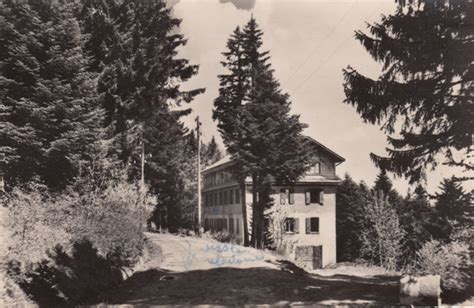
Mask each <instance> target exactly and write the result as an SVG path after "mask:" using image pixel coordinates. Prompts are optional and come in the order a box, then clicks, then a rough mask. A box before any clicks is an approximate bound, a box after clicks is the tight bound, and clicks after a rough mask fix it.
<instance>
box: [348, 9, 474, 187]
mask: <svg viewBox="0 0 474 308" xmlns="http://www.w3.org/2000/svg"><path fill="white" fill-rule="evenodd" d="M401 2H403V3H401V5H400V6H399V8H398V9H397V11H396V12H395V13H394V14H392V15H389V16H384V17H383V18H382V20H381V21H380V22H378V23H374V24H369V25H368V28H369V31H368V32H369V33H365V32H362V31H356V33H355V38H356V39H357V40H358V41H360V43H361V44H362V46H363V47H364V48H365V49H366V50H367V52H368V53H369V54H370V55H371V56H372V58H373V59H374V60H375V61H377V62H380V63H381V64H382V67H383V71H382V74H381V75H380V76H379V77H378V78H377V79H373V78H369V77H367V76H364V75H362V74H360V73H359V72H358V71H357V70H356V69H354V68H352V67H350V66H349V67H348V68H347V69H345V70H344V78H345V82H344V90H345V93H346V99H345V103H347V104H351V105H353V106H354V107H355V108H356V110H357V112H358V113H359V114H360V116H361V117H362V119H363V120H364V121H366V122H368V123H371V124H381V125H382V129H383V130H384V131H385V132H386V133H387V134H388V136H387V141H388V144H389V148H387V151H388V157H381V156H378V155H376V154H373V153H372V154H371V158H372V160H373V161H374V162H375V164H376V165H377V166H378V167H380V168H382V169H386V170H387V171H392V172H394V173H395V174H397V175H399V176H402V175H404V176H406V177H407V178H409V179H410V182H411V183H414V182H416V181H418V180H419V179H421V178H423V177H424V176H425V174H426V170H427V168H435V167H436V166H437V165H438V160H437V155H442V156H444V157H445V159H446V161H445V163H446V164H448V165H451V166H461V167H462V168H463V170H465V171H467V172H469V171H472V170H474V165H473V162H472V160H471V158H472V148H471V145H472V138H473V134H474V122H473V121H474V104H473V95H474V91H473V89H474V86H473V82H474V70H473V63H474V53H473V52H472V50H473V49H474V29H473V27H472V24H473V22H474V3H473V2H472V1H457V0H456V1H444V0H443V1H426V2H425V1H413V2H410V3H409V4H407V3H405V1H401ZM459 153H460V154H461V155H456V154H459ZM459 156H460V157H459ZM472 178H473V177H472V175H469V174H467V175H466V176H463V177H460V179H462V180H466V179H472Z"/></svg>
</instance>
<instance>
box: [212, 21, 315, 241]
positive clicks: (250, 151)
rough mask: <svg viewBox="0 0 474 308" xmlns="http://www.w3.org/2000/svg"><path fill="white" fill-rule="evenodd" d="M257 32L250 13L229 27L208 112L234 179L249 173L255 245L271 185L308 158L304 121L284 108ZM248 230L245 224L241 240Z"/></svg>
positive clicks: (292, 174)
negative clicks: (231, 163) (231, 29)
mask: <svg viewBox="0 0 474 308" xmlns="http://www.w3.org/2000/svg"><path fill="white" fill-rule="evenodd" d="M262 36H263V33H262V31H261V30H260V29H258V26H257V23H256V21H255V19H254V18H253V17H252V18H251V19H250V21H249V22H248V23H247V24H246V26H245V27H244V28H243V30H240V29H239V28H238V27H237V28H236V30H235V31H234V32H233V33H232V35H231V37H230V39H229V41H228V42H227V48H228V51H227V52H224V53H223V55H224V56H225V58H226V59H225V61H223V62H222V64H223V65H224V67H226V68H227V69H228V74H224V75H220V76H219V79H220V88H219V96H218V98H216V100H215V102H214V106H215V109H214V114H213V117H214V119H216V120H217V121H218V129H219V131H220V133H221V134H222V137H223V140H224V144H225V146H226V148H227V152H228V153H229V154H230V155H231V156H232V159H233V161H234V174H235V175H236V177H237V179H238V180H239V181H240V182H241V185H243V182H244V180H245V178H246V177H251V178H252V194H253V197H252V204H253V205H252V239H251V242H252V245H253V246H254V247H258V248H262V247H263V245H264V235H265V233H266V230H265V217H264V211H265V208H267V207H268V206H270V204H271V202H270V201H271V200H270V197H269V195H270V193H271V189H270V188H271V185H272V184H275V183H277V184H288V183H291V182H294V181H295V180H296V179H297V178H298V177H299V176H301V175H302V174H303V173H304V172H305V170H306V169H307V167H308V165H309V160H310V153H309V151H308V148H307V141H306V139H305V138H304V137H303V136H302V134H301V133H302V130H303V128H304V127H305V125H304V124H302V123H300V122H299V116H297V115H290V114H289V112H290V101H289V97H288V95H287V94H284V93H282V91H281V89H280V85H279V83H278V81H277V80H275V78H274V76H273V70H272V69H271V65H270V63H269V56H268V51H264V52H262V51H261V50H260V49H261V45H262ZM243 188H244V187H242V189H243ZM243 211H244V212H246V209H243ZM244 219H246V218H245V217H244ZM247 236H248V235H247V233H246V230H244V241H246V240H247ZM245 244H247V243H246V242H245Z"/></svg>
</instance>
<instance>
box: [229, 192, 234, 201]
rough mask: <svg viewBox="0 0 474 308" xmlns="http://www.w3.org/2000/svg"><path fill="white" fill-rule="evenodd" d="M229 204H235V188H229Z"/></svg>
mask: <svg viewBox="0 0 474 308" xmlns="http://www.w3.org/2000/svg"><path fill="white" fill-rule="evenodd" d="M229 204H234V190H233V189H231V190H229Z"/></svg>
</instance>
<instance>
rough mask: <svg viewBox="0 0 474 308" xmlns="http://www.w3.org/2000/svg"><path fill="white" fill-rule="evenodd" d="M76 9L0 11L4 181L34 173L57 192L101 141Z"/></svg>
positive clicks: (40, 5) (24, 4) (28, 4)
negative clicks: (5, 162) (4, 154)
mask: <svg viewBox="0 0 474 308" xmlns="http://www.w3.org/2000/svg"><path fill="white" fill-rule="evenodd" d="M73 9H74V5H73V4H72V5H68V4H62V5H54V4H51V3H48V2H45V1H21V2H20V1H18V2H17V1H4V2H3V4H2V5H1V6H0V23H1V25H0V29H1V30H0V100H1V104H0V106H1V108H0V146H1V148H0V151H3V152H6V157H7V174H6V176H7V183H18V182H24V181H29V180H30V179H31V178H32V177H35V176H39V177H40V179H42V180H43V181H44V182H46V183H47V184H48V185H49V186H50V187H51V188H57V189H60V188H63V187H64V186H65V185H66V184H67V183H68V181H70V180H71V179H72V178H73V177H74V176H76V175H77V174H78V172H79V169H80V165H81V163H82V161H84V160H87V151H88V148H89V147H90V145H91V144H93V143H94V142H95V141H97V140H98V138H99V136H100V126H101V125H102V123H101V122H102V116H101V109H100V107H99V106H98V104H97V95H96V74H95V73H91V72H88V71H87V70H85V68H86V67H87V66H88V65H89V58H88V57H87V56H85V52H84V43H85V37H84V36H83V34H82V33H81V29H80V26H79V23H78V21H77V20H76V19H75V17H74V16H73Z"/></svg>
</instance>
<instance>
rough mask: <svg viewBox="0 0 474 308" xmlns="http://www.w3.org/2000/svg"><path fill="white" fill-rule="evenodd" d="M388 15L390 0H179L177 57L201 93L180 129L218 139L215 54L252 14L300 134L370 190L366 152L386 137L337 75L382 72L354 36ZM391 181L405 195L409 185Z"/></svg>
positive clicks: (434, 182)
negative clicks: (181, 42)
mask: <svg viewBox="0 0 474 308" xmlns="http://www.w3.org/2000/svg"><path fill="white" fill-rule="evenodd" d="M174 1H176V0H174ZM394 10H395V2H394V1H393V0H179V1H178V2H177V3H176V4H175V5H174V14H175V15H176V16H177V17H178V18H182V23H181V26H180V31H181V33H182V34H184V36H185V37H186V38H187V39H188V43H187V45H186V46H184V47H182V49H181V50H180V56H182V57H185V58H187V59H189V60H190V62H191V63H192V64H198V65H199V74H198V75H197V76H195V77H193V79H192V80H190V81H188V82H187V83H186V84H185V85H184V87H185V88H189V89H191V88H196V87H204V88H206V92H205V93H204V94H202V95H199V96H198V97H196V99H195V100H194V101H193V102H192V103H191V105H190V107H191V108H192V109H193V113H192V114H191V115H190V116H188V117H187V118H186V119H185V120H184V121H185V124H186V125H187V126H188V127H190V128H194V126H195V121H194V120H195V118H196V116H199V118H200V121H201V122H202V133H203V141H208V140H210V138H211V137H212V136H215V137H216V138H217V139H218V140H220V137H219V133H218V131H217V127H216V123H215V122H213V121H212V109H213V102H214V99H215V98H216V97H217V95H218V89H219V83H218V78H217V75H218V74H221V73H224V72H225V70H224V69H223V67H222V65H221V63H220V61H222V60H223V59H224V58H223V56H222V54H221V53H222V52H223V51H225V50H226V42H227V40H228V38H229V35H230V34H231V33H232V31H233V30H234V29H235V28H236V27H237V26H240V27H243V26H244V25H245V24H246V23H247V22H248V20H249V19H250V17H251V15H252V14H253V16H254V17H255V19H256V21H257V23H258V25H259V27H260V29H261V30H263V32H264V35H263V50H269V51H270V56H271V63H272V67H273V69H274V70H275V77H276V78H277V79H278V80H279V81H280V83H281V88H282V90H283V91H284V92H287V93H288V94H289V95H290V98H291V101H292V109H291V112H292V113H293V114H299V115H300V120H301V121H302V122H304V123H306V124H307V125H308V128H307V129H306V130H305V131H304V133H305V134H306V135H309V136H311V137H313V138H315V139H316V140H318V141H319V142H321V143H323V144H324V145H326V146H327V147H329V148H330V149H332V150H333V151H335V152H336V153H338V154H339V155H341V156H343V157H344V158H345V159H346V161H345V162H344V163H342V164H341V165H339V166H338V167H337V174H338V175H339V176H340V177H343V176H344V174H345V173H346V172H347V173H348V174H350V175H351V177H352V178H353V179H354V180H356V181H360V180H363V181H365V182H366V183H367V184H368V185H372V184H373V182H374V180H375V178H376V175H377V173H378V172H379V171H378V169H377V168H376V167H375V166H374V165H373V163H372V162H371V161H370V158H369V153H371V152H373V153H375V154H378V155H384V154H385V153H386V152H385V148H386V146H387V142H386V136H385V134H384V133H383V132H382V131H381V130H380V127H379V126H377V125H371V124H366V123H364V122H363V121H362V119H361V118H360V116H359V115H358V114H357V113H356V111H355V109H354V108H353V107H352V106H350V105H347V104H344V103H343V100H344V98H345V95H344V90H343V74H342V70H343V69H344V68H346V67H347V66H349V65H350V66H351V67H353V68H355V69H357V70H358V71H359V72H360V73H362V74H364V75H366V76H369V77H373V78H376V77H377V76H378V75H379V74H380V71H381V66H380V64H379V63H376V62H375V61H374V60H373V59H372V58H371V57H370V55H369V54H368V53H367V52H366V50H365V49H364V48H363V47H362V46H361V45H360V44H359V42H358V41H356V40H355V39H354V37H353V36H354V31H356V30H363V31H366V30H367V26H366V22H368V23H373V22H376V21H379V20H380V18H381V16H382V14H385V15H387V14H390V13H392V12H394ZM452 173H453V171H452V169H449V168H446V167H441V168H438V169H436V170H435V171H434V172H430V173H429V174H428V181H427V183H424V184H425V186H426V188H427V190H428V192H430V193H434V192H435V191H436V190H437V188H438V186H439V183H440V182H441V180H442V179H443V178H445V177H449V176H451V175H452ZM391 178H392V180H394V186H395V188H396V189H397V190H398V191H399V192H400V193H402V194H405V193H406V192H407V189H408V187H409V185H408V183H407V181H406V180H404V179H394V178H393V176H391ZM411 190H412V191H413V187H412V188H411Z"/></svg>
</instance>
